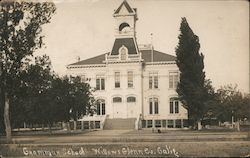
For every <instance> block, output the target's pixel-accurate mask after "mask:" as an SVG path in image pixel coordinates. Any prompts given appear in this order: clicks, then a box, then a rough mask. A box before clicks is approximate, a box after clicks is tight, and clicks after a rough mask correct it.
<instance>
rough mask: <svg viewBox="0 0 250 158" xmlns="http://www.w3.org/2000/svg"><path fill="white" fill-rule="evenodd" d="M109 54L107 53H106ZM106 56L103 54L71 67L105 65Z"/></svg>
mask: <svg viewBox="0 0 250 158" xmlns="http://www.w3.org/2000/svg"><path fill="white" fill-rule="evenodd" d="M105 54H107V53H105ZM105 54H101V55H98V56H95V57H92V58H89V59H85V60H81V61H78V62H76V63H73V64H70V65H69V66H71V65H92V64H103V61H104V60H105Z"/></svg>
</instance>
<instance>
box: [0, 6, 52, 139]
mask: <svg viewBox="0 0 250 158" xmlns="http://www.w3.org/2000/svg"><path fill="white" fill-rule="evenodd" d="M0 5H1V7H0V52H1V53H0V75H1V80H0V84H1V95H2V96H1V97H3V100H4V101H3V104H4V123H5V131H6V140H7V142H8V143H9V142H11V123H10V117H9V108H10V100H13V98H15V89H17V88H18V87H19V86H20V84H21V79H20V73H21V72H22V71H23V70H24V69H25V67H24V65H25V63H26V59H27V58H28V57H29V56H32V54H33V52H34V51H35V50H36V49H38V48H40V47H41V46H42V45H43V37H44V36H42V35H41V32H42V27H41V26H42V25H44V24H46V23H49V22H50V20H51V16H52V14H53V13H54V12H55V5H54V4H53V3H49V2H46V3H33V2H15V1H9V2H8V1H4V2H1V3H0Z"/></svg>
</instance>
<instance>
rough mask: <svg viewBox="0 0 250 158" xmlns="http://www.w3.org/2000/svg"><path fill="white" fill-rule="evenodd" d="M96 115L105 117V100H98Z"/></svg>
mask: <svg viewBox="0 0 250 158" xmlns="http://www.w3.org/2000/svg"><path fill="white" fill-rule="evenodd" d="M96 113H97V115H105V100H103V99H101V100H97V108H96Z"/></svg>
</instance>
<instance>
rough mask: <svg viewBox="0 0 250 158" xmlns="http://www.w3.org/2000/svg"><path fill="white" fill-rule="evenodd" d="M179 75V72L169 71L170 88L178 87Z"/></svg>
mask: <svg viewBox="0 0 250 158" xmlns="http://www.w3.org/2000/svg"><path fill="white" fill-rule="evenodd" d="M178 80H179V76H178V72H170V73H169V88H175V89H176V88H177V84H178Z"/></svg>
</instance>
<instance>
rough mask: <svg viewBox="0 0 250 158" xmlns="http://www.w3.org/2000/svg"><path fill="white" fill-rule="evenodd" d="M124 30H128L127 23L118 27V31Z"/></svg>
mask: <svg viewBox="0 0 250 158" xmlns="http://www.w3.org/2000/svg"><path fill="white" fill-rule="evenodd" d="M126 28H130V26H129V24H128V23H125V22H124V23H122V24H121V25H120V26H119V31H122V30H124V29H126Z"/></svg>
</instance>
